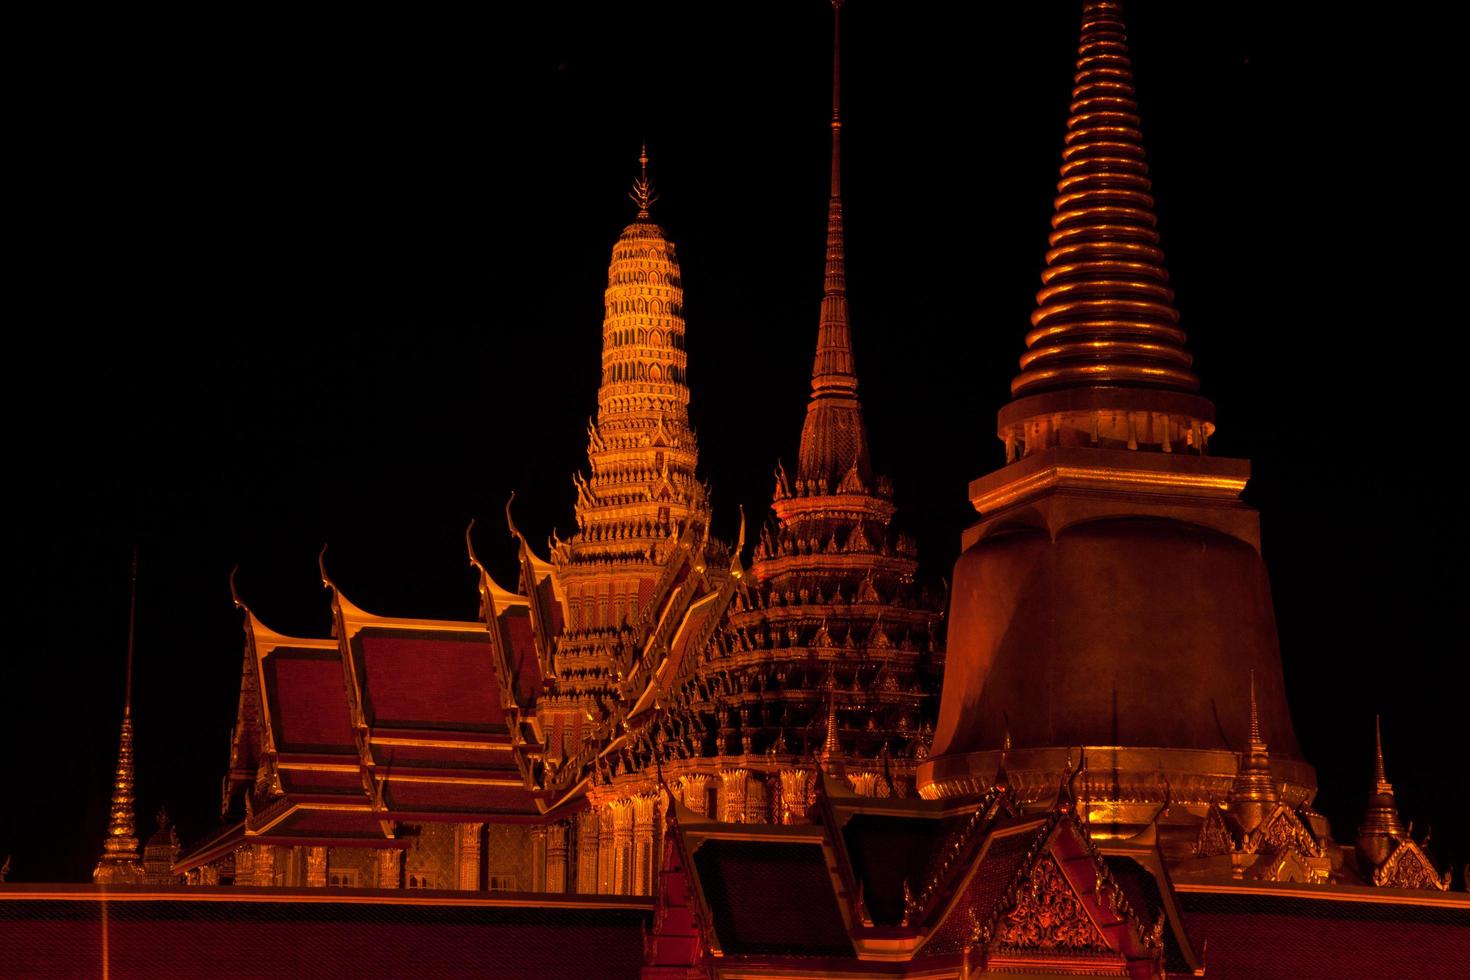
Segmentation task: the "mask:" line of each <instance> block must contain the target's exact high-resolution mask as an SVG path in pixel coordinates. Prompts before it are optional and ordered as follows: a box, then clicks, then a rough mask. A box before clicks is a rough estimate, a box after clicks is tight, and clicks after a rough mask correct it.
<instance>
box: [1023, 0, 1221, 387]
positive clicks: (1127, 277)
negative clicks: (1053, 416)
mask: <svg viewBox="0 0 1470 980" xmlns="http://www.w3.org/2000/svg"><path fill="white" fill-rule="evenodd" d="M1073 81H1074V83H1075V87H1074V88H1073V89H1072V106H1071V117H1070V118H1069V119H1068V120H1067V136H1066V142H1065V148H1064V149H1063V150H1062V166H1061V177H1060V179H1059V180H1058V181H1057V197H1056V202H1055V206H1056V214H1055V216H1054V217H1053V218H1052V221H1051V223H1052V228H1053V231H1052V233H1051V237H1050V239H1049V241H1050V245H1051V250H1050V251H1048V252H1047V253H1046V264H1047V267H1046V271H1045V272H1043V273H1042V275H1041V280H1042V285H1043V288H1042V290H1041V291H1040V292H1039V293H1037V294H1036V304H1037V309H1036V312H1035V313H1033V314H1032V315H1031V324H1032V330H1031V332H1030V333H1028V334H1027V335H1026V347H1027V351H1026V353H1025V354H1023V355H1022V356H1021V373H1020V374H1019V375H1017V376H1016V379H1015V380H1014V381H1013V382H1011V393H1012V394H1013V395H1014V396H1017V397H1019V396H1021V395H1027V394H1033V393H1035V392H1039V391H1046V390H1051V389H1056V388H1073V387H1095V386H1099V385H1107V386H1116V385H1124V386H1143V387H1152V388H1167V389H1173V390H1176V391H1183V392H1194V391H1196V390H1198V388H1199V380H1198V379H1197V378H1196V377H1195V376H1194V374H1193V373H1191V372H1190V370H1189V367H1190V363H1191V358H1190V356H1189V354H1188V353H1187V352H1186V351H1185V349H1184V331H1182V330H1180V329H1179V325H1178V324H1179V311H1178V310H1177V309H1175V307H1174V293H1173V291H1172V290H1171V289H1169V287H1168V285H1167V283H1168V279H1169V275H1168V273H1167V272H1165V271H1164V253H1163V251H1162V250H1161V249H1160V248H1159V233H1158V231H1157V230H1156V229H1155V225H1156V224H1157V223H1158V222H1157V219H1156V218H1155V216H1154V211H1153V207H1154V199H1153V197H1152V196H1151V195H1150V193H1149V190H1150V187H1151V184H1150V182H1149V179H1148V176H1147V175H1148V165H1147V163H1145V162H1144V150H1143V139H1142V134H1141V133H1140V131H1139V128H1138V127H1139V117H1138V103H1137V102H1135V101H1134V89H1133V68H1132V64H1131V62H1130V61H1129V58H1128V39H1127V35H1126V34H1125V33H1124V25H1123V16H1122V5H1121V4H1120V3H1116V2H1113V0H1089V2H1087V3H1086V4H1084V5H1083V11H1082V34H1081V39H1080V41H1079V43H1078V46H1077V70H1076V74H1074V75H1073Z"/></svg>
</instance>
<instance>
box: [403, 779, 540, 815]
mask: <svg viewBox="0 0 1470 980" xmlns="http://www.w3.org/2000/svg"><path fill="white" fill-rule="evenodd" d="M383 799H384V802H386V803H387V804H388V806H389V808H390V809H392V810H394V811H401V812H395V814H394V815H395V816H397V817H404V816H406V815H407V814H410V813H415V814H424V815H434V814H445V815H448V814H459V813H477V814H486V813H504V814H519V815H526V816H529V815H534V814H536V813H537V812H538V811H537V809H536V804H535V802H534V801H533V800H532V798H531V795H530V793H528V792H526V790H525V789H524V788H522V787H520V786H477V785H473V784H467V783H420V782H407V781H404V780H402V779H393V778H391V777H390V778H389V779H388V783H387V788H386V789H385V790H384V792H383Z"/></svg>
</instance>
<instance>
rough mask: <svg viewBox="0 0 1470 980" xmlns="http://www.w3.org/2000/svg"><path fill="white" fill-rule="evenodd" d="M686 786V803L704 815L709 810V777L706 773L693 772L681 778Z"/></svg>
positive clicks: (709, 814) (707, 813)
mask: <svg viewBox="0 0 1470 980" xmlns="http://www.w3.org/2000/svg"><path fill="white" fill-rule="evenodd" d="M679 784H680V785H681V786H683V787H684V805H685V806H687V807H688V808H689V809H691V810H693V811H694V812H695V813H697V814H699V815H700V816H702V817H708V816H711V815H712V814H711V813H710V812H709V805H708V804H709V777H708V776H706V775H705V774H704V773H691V774H689V775H688V776H685V777H684V778H682V779H680V780H679Z"/></svg>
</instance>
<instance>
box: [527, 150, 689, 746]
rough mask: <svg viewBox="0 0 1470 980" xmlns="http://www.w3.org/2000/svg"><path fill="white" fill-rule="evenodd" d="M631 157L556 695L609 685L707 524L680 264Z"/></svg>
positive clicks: (557, 560)
mask: <svg viewBox="0 0 1470 980" xmlns="http://www.w3.org/2000/svg"><path fill="white" fill-rule="evenodd" d="M639 163H640V164H641V166H642V172H641V174H640V176H639V178H638V179H637V180H636V181H634V183H633V190H632V192H631V194H630V195H629V197H631V198H632V200H633V202H634V204H635V205H636V206H637V208H638V212H637V216H636V217H635V219H634V220H633V222H632V223H631V224H629V225H628V226H627V227H626V228H624V229H623V232H622V234H621V235H620V236H618V241H617V244H616V245H614V246H613V252H612V262H611V264H610V265H609V266H608V271H607V290H606V292H605V293H604V304H605V312H604V316H603V321H602V380H601V385H600V387H599V388H598V391H597V420H596V421H595V422H591V423H589V424H588V429H587V437H588V444H587V460H588V463H589V464H590V468H591V476H590V477H584V476H583V475H581V474H577V475H576V476H575V477H574V481H575V483H576V490H577V503H576V518H577V532H576V533H575V534H574V535H572V537H571V538H570V539H569V540H566V541H558V542H556V544H555V546H554V547H553V550H552V554H551V563H552V565H553V566H554V567H555V569H556V572H557V575H556V579H555V581H556V583H557V586H558V588H559V589H560V590H561V591H562V593H563V595H562V596H561V599H562V600H563V602H564V606H565V609H566V616H567V622H566V624H565V629H564V631H563V632H562V634H561V637H560V640H559V642H558V644H557V651H556V656H557V657H558V658H567V659H570V658H579V660H578V663H577V665H576V667H575V668H574V669H570V668H571V665H570V664H561V665H559V669H558V670H557V672H558V673H559V674H560V675H561V676H562V678H563V680H564V682H565V683H563V685H562V687H563V693H567V692H568V691H570V690H571V689H572V688H576V687H578V686H582V685H590V686H589V687H588V691H589V693H591V691H592V689H593V688H596V689H597V691H598V692H599V693H600V694H602V695H604V696H605V695H606V693H607V692H608V691H610V690H611V685H612V682H613V680H614V679H615V675H616V673H617V669H616V667H615V665H614V660H615V659H616V657H615V655H614V650H615V648H616V647H617V646H618V644H619V643H620V642H621V641H622V640H623V639H624V638H625V637H626V638H627V639H628V642H631V637H632V635H633V634H632V633H631V632H630V631H629V630H628V629H627V628H628V627H630V626H631V625H633V624H636V623H637V622H638V621H639V620H640V618H641V617H643V616H644V615H645V614H646V613H647V612H648V611H649V605H650V603H651V602H652V600H653V598H654V595H655V586H656V585H657V584H658V581H659V577H660V575H661V574H663V572H664V571H665V569H666V567H667V566H668V559H669V556H670V554H671V553H672V552H673V550H674V549H675V547H676V546H677V545H678V543H679V541H680V539H681V538H682V537H684V536H685V535H689V536H694V537H698V536H702V535H704V534H705V533H706V529H707V527H708V524H709V503H708V499H707V494H706V490H705V487H704V486H703V484H701V483H700V482H699V480H698V478H697V477H696V476H695V467H696V465H697V464H698V461H699V446H698V444H697V442H696V441H695V436H694V431H693V430H692V429H691V428H690V427H689V386H688V383H687V379H686V376H685V371H686V367H687V361H688V355H687V354H686V352H685V349H684V289H683V285H682V283H681V281H680V277H679V260H678V258H677V256H676V255H675V253H674V244H673V242H671V241H669V239H668V236H667V235H665V234H664V230H663V229H662V228H660V227H659V226H658V225H657V224H656V223H654V222H653V221H652V220H651V218H650V217H649V209H650V208H651V207H652V205H653V203H654V202H655V201H656V200H657V199H658V195H657V193H656V192H655V191H654V189H653V185H652V183H651V182H650V181H649V178H648V152H647V149H646V148H645V149H644V151H643V152H642V153H641V154H640V156H639ZM582 661H586V662H585V663H584V662H582ZM574 677H577V678H581V680H573V678H574ZM556 748H559V747H554V749H553V750H554V751H555V749H556Z"/></svg>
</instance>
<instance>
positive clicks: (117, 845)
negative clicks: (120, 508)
mask: <svg viewBox="0 0 1470 980" xmlns="http://www.w3.org/2000/svg"><path fill="white" fill-rule="evenodd" d="M137 621H138V549H137V548H136V547H135V548H134V549H133V569H132V582H131V586H130V591H129V597H128V660H127V672H126V680H125V681H124V684H123V720H122V730H121V732H119V734H118V746H117V770H116V772H115V773H114V774H113V780H112V808H111V812H110V814H109V816H108V822H107V838H106V840H104V841H103V844H102V859H101V860H99V861H98V862H97V867H96V868H95V869H94V870H93V871H92V880H93V881H96V882H99V883H102V884H126V883H130V882H136V881H139V880H141V877H142V873H143V872H142V867H141V866H140V865H139V864H138V838H137V836H136V826H137V825H136V822H135V821H134V819H133V805H134V803H135V802H136V797H135V796H134V793H133V786H134V777H135V771H134V768H133V640H134V635H135V631H136V626H137Z"/></svg>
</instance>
